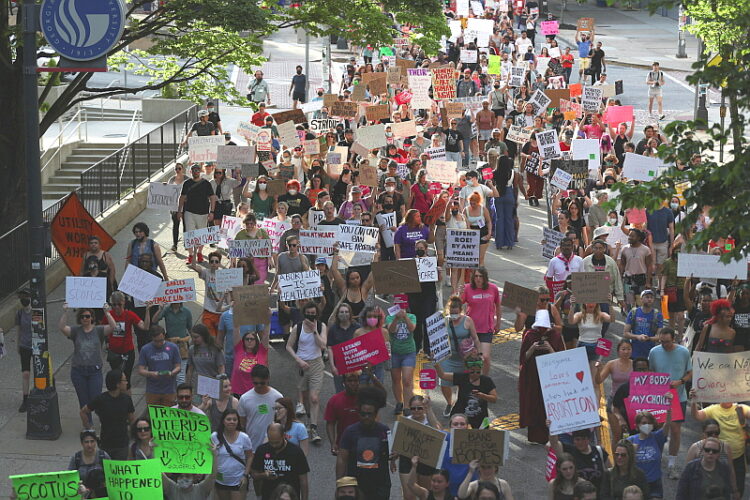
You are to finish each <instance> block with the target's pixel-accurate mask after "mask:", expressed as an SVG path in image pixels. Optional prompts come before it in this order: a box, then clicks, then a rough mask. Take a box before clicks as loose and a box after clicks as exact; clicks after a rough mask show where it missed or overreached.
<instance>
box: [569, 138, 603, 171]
mask: <svg viewBox="0 0 750 500" xmlns="http://www.w3.org/2000/svg"><path fill="white" fill-rule="evenodd" d="M599 152H600V149H599V139H575V140H573V141H571V143H570V154H571V155H572V156H573V159H574V160H588V161H589V170H596V169H598V168H599Z"/></svg>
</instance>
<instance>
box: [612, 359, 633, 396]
mask: <svg viewBox="0 0 750 500" xmlns="http://www.w3.org/2000/svg"><path fill="white" fill-rule="evenodd" d="M619 366H620V363H618V362H614V363H612V370H611V375H612V392H611V393H610V394H612V397H614V395H615V392H617V389H619V388H620V386H621V385H622V384H624V383H625V382H628V381H629V380H630V372H632V371H633V370H632V368H631V369H630V370H627V371H623V370H620V368H619Z"/></svg>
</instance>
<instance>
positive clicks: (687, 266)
mask: <svg viewBox="0 0 750 500" xmlns="http://www.w3.org/2000/svg"><path fill="white" fill-rule="evenodd" d="M720 258H721V256H720V255H700V254H692V253H680V255H679V256H678V257H677V276H681V277H682V276H685V277H688V276H691V275H693V276H695V277H696V278H714V279H725V280H734V279H738V280H746V279H747V262H746V260H745V259H739V260H730V261H729V262H728V263H726V264H725V263H724V262H721V260H719V259H720Z"/></svg>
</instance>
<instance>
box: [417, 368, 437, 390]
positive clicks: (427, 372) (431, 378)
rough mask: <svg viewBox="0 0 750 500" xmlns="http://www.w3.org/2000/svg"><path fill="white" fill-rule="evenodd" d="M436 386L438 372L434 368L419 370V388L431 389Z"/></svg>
mask: <svg viewBox="0 0 750 500" xmlns="http://www.w3.org/2000/svg"><path fill="white" fill-rule="evenodd" d="M435 387H437V372H436V371H435V370H433V369H432V368H423V369H421V370H419V388H420V389H424V390H427V391H429V390H432V389H434V388H435Z"/></svg>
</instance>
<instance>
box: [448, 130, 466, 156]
mask: <svg viewBox="0 0 750 500" xmlns="http://www.w3.org/2000/svg"><path fill="white" fill-rule="evenodd" d="M444 132H445V150H446V151H450V152H451V153H458V152H459V151H461V147H460V144H461V141H463V140H464V136H463V134H462V133H461V132H459V131H458V130H453V129H446V130H445V131H444Z"/></svg>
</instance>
